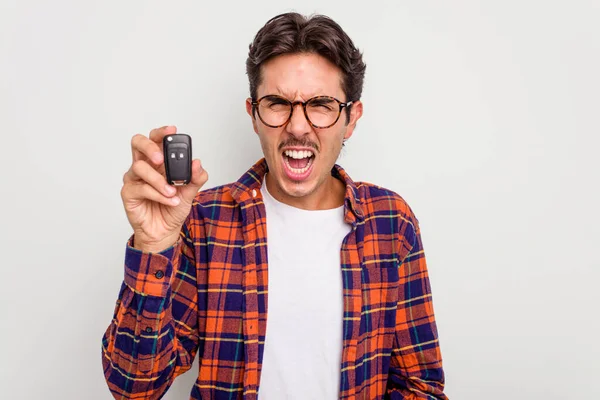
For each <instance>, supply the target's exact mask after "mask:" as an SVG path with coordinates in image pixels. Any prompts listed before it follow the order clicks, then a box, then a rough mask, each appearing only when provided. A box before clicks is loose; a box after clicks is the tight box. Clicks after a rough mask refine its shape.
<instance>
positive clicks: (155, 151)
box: [131, 134, 163, 165]
mask: <svg viewBox="0 0 600 400" xmlns="http://www.w3.org/2000/svg"><path fill="white" fill-rule="evenodd" d="M131 152H132V155H133V161H134V162H135V161H139V160H143V159H149V160H152V162H153V163H154V164H155V165H160V164H162V162H163V154H162V150H161V148H160V147H159V146H158V145H157V144H156V143H155V142H153V141H152V140H150V139H148V138H147V137H146V136H144V135H140V134H137V135H134V136H133V137H132V138H131Z"/></svg>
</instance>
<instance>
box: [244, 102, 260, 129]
mask: <svg viewBox="0 0 600 400" xmlns="http://www.w3.org/2000/svg"><path fill="white" fill-rule="evenodd" d="M252 108H253V106H252V99H251V98H250V97H248V98H247V99H246V112H247V113H248V115H249V116H250V118H251V119H252V127H253V128H254V132H256V133H258V126H257V121H256V118H255V117H254V115H252Z"/></svg>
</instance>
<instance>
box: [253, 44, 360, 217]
mask: <svg viewBox="0 0 600 400" xmlns="http://www.w3.org/2000/svg"><path fill="white" fill-rule="evenodd" d="M341 83H342V75H341V71H340V70H339V69H338V68H337V67H336V66H335V65H333V64H331V63H330V62H329V61H328V60H327V59H325V58H323V57H321V56H319V55H316V54H288V55H282V56H278V57H275V58H274V59H272V60H269V61H268V62H267V63H265V64H263V66H262V83H261V84H260V86H259V87H258V90H257V96H258V97H257V98H258V99H260V98H261V97H263V96H266V95H279V96H282V97H284V98H286V99H287V100H290V101H292V102H294V101H303V102H304V101H307V100H308V99H310V98H312V97H314V96H331V97H335V98H336V99H338V100H340V101H341V102H346V101H347V100H348V99H346V97H345V95H344V91H343V90H342V86H341ZM336 105H337V104H336ZM246 110H247V112H248V114H250V116H252V104H251V100H250V99H248V100H247V101H246ZM346 113H347V110H343V111H342V114H341V115H340V118H339V119H338V121H337V122H336V123H335V125H333V126H331V127H329V128H325V129H321V128H314V127H313V126H312V125H311V124H310V123H309V122H308V121H307V119H306V117H305V115H304V111H303V110H302V106H301V105H296V106H295V107H294V110H293V114H292V118H291V119H290V120H289V122H288V123H287V124H286V125H284V126H282V127H279V128H272V127H269V126H267V125H265V124H264V123H263V122H262V121H261V120H260V118H259V117H258V114H255V116H254V118H253V119H252V123H253V126H254V131H255V132H256V133H257V134H258V136H259V138H260V143H261V147H262V150H263V153H264V156H265V159H266V161H267V164H268V166H269V174H268V178H271V179H270V180H269V179H268V180H267V185H268V187H269V191H270V192H271V193H272V194H273V195H275V197H276V198H278V199H280V200H281V201H283V202H285V203H287V204H291V205H298V206H300V207H302V208H314V204H317V203H319V204H322V203H323V200H324V199H326V198H327V194H328V193H333V186H332V185H334V183H333V179H334V178H332V177H331V168H332V167H333V165H334V164H335V162H336V160H337V158H338V156H339V154H340V150H341V148H342V142H343V140H344V139H348V138H349V137H350V136H351V135H352V132H353V131H354V127H355V125H356V121H357V120H358V119H359V118H360V116H361V115H362V104H361V102H360V101H358V102H355V103H353V105H352V108H351V116H350V123H349V124H346ZM294 151H296V152H298V153H296V154H294V153H292V152H294ZM303 152H304V153H303ZM306 155H308V157H305V158H299V157H303V156H306ZM290 156H291V157H290ZM272 183H274V186H275V187H273V186H272ZM273 192H275V193H273ZM310 204H313V206H310Z"/></svg>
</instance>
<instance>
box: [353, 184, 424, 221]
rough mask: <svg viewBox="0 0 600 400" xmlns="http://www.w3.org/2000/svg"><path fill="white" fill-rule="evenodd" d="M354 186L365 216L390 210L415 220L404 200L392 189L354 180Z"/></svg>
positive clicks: (399, 215)
mask: <svg viewBox="0 0 600 400" xmlns="http://www.w3.org/2000/svg"><path fill="white" fill-rule="evenodd" d="M356 188H357V192H358V197H359V200H360V202H361V205H362V208H363V212H364V214H365V218H368V217H369V216H372V215H374V214H381V213H382V212H391V213H393V214H394V215H397V216H398V217H402V218H407V219H410V220H416V217H415V215H414V213H413V210H412V208H411V207H410V206H409V205H408V203H407V202H406V200H404V198H403V197H402V196H401V195H400V194H398V193H396V192H394V191H393V190H390V189H387V188H384V187H382V186H378V185H375V184H373V183H369V182H356Z"/></svg>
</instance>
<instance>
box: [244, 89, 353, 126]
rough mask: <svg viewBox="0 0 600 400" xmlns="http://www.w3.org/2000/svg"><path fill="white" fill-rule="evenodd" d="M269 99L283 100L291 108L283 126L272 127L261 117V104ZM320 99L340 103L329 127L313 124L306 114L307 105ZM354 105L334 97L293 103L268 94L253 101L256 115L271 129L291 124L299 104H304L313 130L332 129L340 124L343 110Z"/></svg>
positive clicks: (314, 98)
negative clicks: (335, 116)
mask: <svg viewBox="0 0 600 400" xmlns="http://www.w3.org/2000/svg"><path fill="white" fill-rule="evenodd" d="M267 97H268V98H273V97H275V98H277V99H281V100H283V101H285V102H287V103H288V104H289V105H290V106H291V107H290V115H288V117H287V119H286V120H285V122H284V123H283V124H281V125H271V124H268V123H266V122H265V120H264V119H263V118H262V117H261V115H260V109H259V107H258V105H259V104H260V102H261V101H262V100H264V99H266V98H267ZM318 99H327V100H333V101H335V102H336V103H338V105H339V109H338V115H337V118H336V119H335V121H333V123H331V124H330V125H327V126H318V125H315V124H313V122H312V121H311V120H310V118H308V113H307V112H306V105H307V104H308V103H310V102H311V101H314V100H318ZM353 103H354V102H353V101H347V102H345V103H342V102H341V101H339V100H338V99H336V98H335V97H332V96H315V97H311V98H310V99H308V100H306V101H294V102H292V101H289V100H288V99H286V98H285V97H282V96H278V95H276V94H268V95H266V96H263V97H261V98H260V99H258V100H253V101H252V106H254V107H255V108H254V109H255V110H256V113H257V114H258V118H260V120H261V121H262V123H263V124H265V125H266V126H268V127H271V128H281V127H282V126H284V125H286V124H287V123H288V122H290V119H292V114H293V113H294V109H295V108H296V106H297V105H298V104H302V109H303V110H304V116H305V117H306V120H307V121H308V123H309V124H310V125H311V126H312V127H313V128H318V129H327V128H330V127H332V126H333V125H335V124H336V123H337V122H338V120H339V119H340V115H342V109H343V108H349V107H350V106H351V105H352V104H353Z"/></svg>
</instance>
